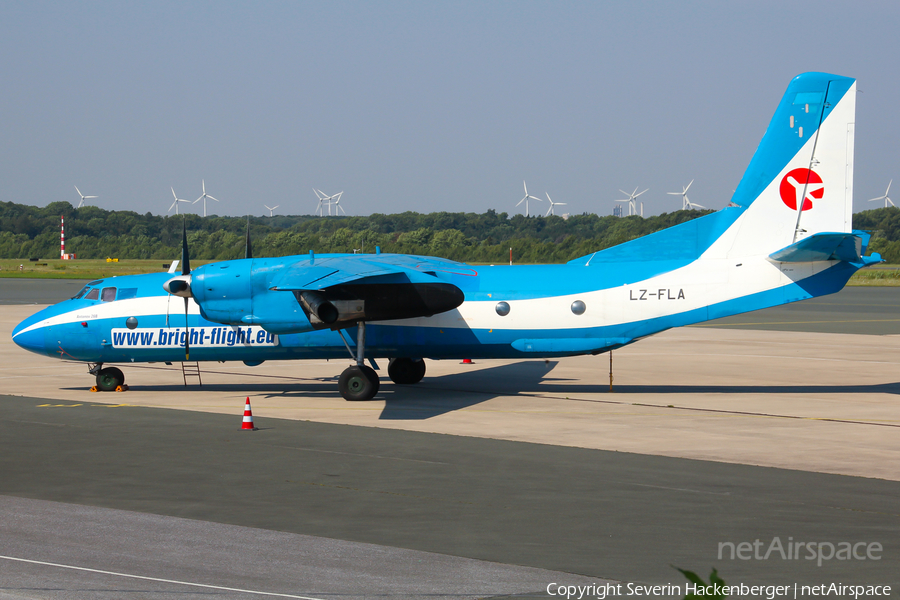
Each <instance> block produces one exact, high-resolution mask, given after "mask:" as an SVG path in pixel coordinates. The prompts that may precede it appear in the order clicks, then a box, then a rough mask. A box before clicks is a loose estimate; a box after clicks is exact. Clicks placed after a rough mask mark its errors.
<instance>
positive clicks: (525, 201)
mask: <svg viewBox="0 0 900 600" xmlns="http://www.w3.org/2000/svg"><path fill="white" fill-rule="evenodd" d="M522 187H523V188H525V197H524V198H522V199H521V200H519V201H518V202H517V203H516V206H519V204H522V203H523V202H524V203H525V216H526V217H527V216H529V214H528V199H529V198H530V199H532V200H537V201H538V202H543V200H541V199H540V198H535V197H534V196H532V195H531V194H529V193H528V186H527V185H525V182H524V181H523V182H522Z"/></svg>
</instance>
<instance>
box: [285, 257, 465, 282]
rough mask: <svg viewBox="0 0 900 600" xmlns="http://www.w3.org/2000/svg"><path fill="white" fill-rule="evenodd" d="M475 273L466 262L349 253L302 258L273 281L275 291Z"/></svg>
mask: <svg viewBox="0 0 900 600" xmlns="http://www.w3.org/2000/svg"><path fill="white" fill-rule="evenodd" d="M439 271H440V272H449V273H461V274H466V275H475V274H476V273H475V271H473V270H472V269H470V268H469V267H468V266H467V265H464V264H462V263H458V262H454V261H449V260H443V259H439V258H432V257H424V256H412V255H408V254H390V255H380V254H376V255H372V254H349V255H345V256H337V257H334V256H330V257H326V258H322V259H318V258H317V259H312V260H302V261H298V262H297V263H295V264H293V265H291V266H290V267H289V268H287V269H286V270H285V271H284V272H283V273H282V274H281V275H279V276H278V277H276V278H275V280H274V281H273V282H272V283H273V285H272V287H271V288H270V289H272V290H289V291H295V290H324V289H326V288H330V287H333V286H337V285H342V284H349V283H357V284H364V283H391V282H395V283H426V282H437V281H440V279H439V278H438V276H437V273H438V272H439Z"/></svg>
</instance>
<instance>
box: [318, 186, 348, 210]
mask: <svg viewBox="0 0 900 600" xmlns="http://www.w3.org/2000/svg"><path fill="white" fill-rule="evenodd" d="M313 191H314V192H315V193H316V198H318V199H319V206H318V207H317V208H316V212H317V213H319V216H320V217H321V216H324V214H323V213H324V212H325V210H324V206H325V205H326V204H327V205H328V216H329V217H330V216H331V207H332V205H334V206H336V207H337V208H338V209H340V210H342V211H344V207H343V206H341V205H340V204H339V203H340V201H341V196H342V195H343V193H344V192H338V193H337V194H335V195H333V196H329V195H328V194H326V193H325V192H323V191H322V190H317V189H316V188H313ZM334 214H338V212H337V209H335V213H334ZM344 214H347V211H344Z"/></svg>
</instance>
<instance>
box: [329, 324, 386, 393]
mask: <svg viewBox="0 0 900 600" xmlns="http://www.w3.org/2000/svg"><path fill="white" fill-rule="evenodd" d="M356 327H357V329H356V364H355V365H353V366H352V367H347V368H346V369H345V370H344V372H343V373H341V378H340V379H339V380H338V389H339V390H340V392H341V396H343V397H344V399H345V400H350V401H354V402H356V401H362V400H371V399H372V398H374V397H375V394H377V393H378V389H379V388H380V387H381V381H380V380H379V379H378V374H377V373H376V372H375V369H373V368H372V367H370V366H368V365H367V364H365V354H366V323H365V321H360V322H359V324H358V325H357V326H356Z"/></svg>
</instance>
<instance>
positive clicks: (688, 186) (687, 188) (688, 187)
mask: <svg viewBox="0 0 900 600" xmlns="http://www.w3.org/2000/svg"><path fill="white" fill-rule="evenodd" d="M691 183H694V180H693V179H691ZM691 183H689V184H687V187H686V188H684V193H687V191H688V190H689V189H690V187H691Z"/></svg>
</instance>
